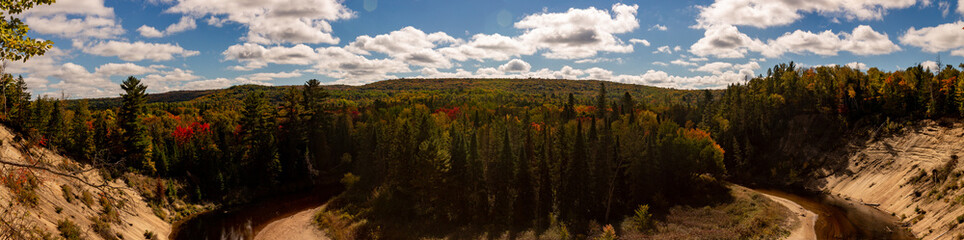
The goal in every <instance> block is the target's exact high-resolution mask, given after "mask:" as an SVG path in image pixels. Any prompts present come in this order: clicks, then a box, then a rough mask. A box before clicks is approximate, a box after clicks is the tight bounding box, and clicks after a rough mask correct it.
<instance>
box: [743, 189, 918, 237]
mask: <svg viewBox="0 0 964 240" xmlns="http://www.w3.org/2000/svg"><path fill="white" fill-rule="evenodd" d="M756 191H758V192H762V193H766V194H769V195H773V196H776V197H780V198H784V199H787V200H790V201H793V202H795V203H797V204H800V205H801V206H803V208H806V209H807V210H809V211H811V212H814V213H816V214H817V215H818V217H817V222H816V225H815V226H814V230H815V232H816V233H817V239H820V240H824V239H896V240H904V239H917V238H916V237H914V235H913V234H912V233H911V232H910V231H908V230H907V229H905V228H902V227H900V225H899V223H898V222H899V221H898V219H897V217H894V216H891V215H890V214H887V213H885V212H883V211H880V210H879V209H877V208H875V207H872V206H867V205H864V204H862V203H857V202H853V201H849V200H846V199H841V198H839V197H835V196H830V195H826V194H815V193H800V194H790V193H787V192H784V191H777V190H759V189H757V190H756Z"/></svg>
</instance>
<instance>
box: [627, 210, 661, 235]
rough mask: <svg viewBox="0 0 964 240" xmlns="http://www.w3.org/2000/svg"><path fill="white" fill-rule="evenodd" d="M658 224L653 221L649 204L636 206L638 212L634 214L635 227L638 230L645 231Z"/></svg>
mask: <svg viewBox="0 0 964 240" xmlns="http://www.w3.org/2000/svg"><path fill="white" fill-rule="evenodd" d="M655 225H656V222H655V221H653V214H651V213H649V205H646V204H643V205H639V207H638V208H636V214H635V215H633V227H634V228H636V230H637V231H640V232H645V231H648V230H650V229H652V228H653V227H654V226H655Z"/></svg>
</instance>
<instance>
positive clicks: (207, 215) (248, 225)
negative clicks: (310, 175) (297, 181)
mask: <svg viewBox="0 0 964 240" xmlns="http://www.w3.org/2000/svg"><path fill="white" fill-rule="evenodd" d="M340 192H341V189H340V187H327V188H317V189H314V190H307V191H303V192H300V193H290V194H278V195H274V196H272V197H268V198H264V199H261V200H259V201H255V202H254V203H250V204H244V205H240V206H234V207H230V208H228V209H215V210H212V211H208V212H204V213H201V214H198V215H195V216H193V217H191V218H189V219H186V220H183V221H181V222H178V223H175V224H174V227H173V229H172V231H171V236H170V239H172V240H248V239H254V236H255V234H256V233H258V231H260V230H261V228H263V227H264V226H265V225H267V224H268V223H271V222H272V221H274V220H277V219H281V218H284V217H288V216H290V215H292V214H295V213H297V212H300V211H303V210H306V209H311V208H315V207H318V206H321V205H322V204H324V203H325V202H327V201H328V200H329V199H331V198H332V197H334V196H335V195H337V194H338V193H340Z"/></svg>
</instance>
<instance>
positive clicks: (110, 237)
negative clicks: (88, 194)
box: [90, 217, 118, 240]
mask: <svg viewBox="0 0 964 240" xmlns="http://www.w3.org/2000/svg"><path fill="white" fill-rule="evenodd" d="M90 221H91V222H93V223H91V224H90V229H91V230H94V232H95V233H97V235H100V237H101V238H104V239H105V240H118V238H117V235H116V234H114V230H112V229H111V228H110V222H108V221H106V220H104V219H103V218H101V217H91V218H90Z"/></svg>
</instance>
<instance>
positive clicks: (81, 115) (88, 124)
mask: <svg viewBox="0 0 964 240" xmlns="http://www.w3.org/2000/svg"><path fill="white" fill-rule="evenodd" d="M88 105H89V104H88V101H87V99H83V100H80V101H78V102H77V110H76V111H74V118H73V121H72V123H71V128H72V129H71V133H72V134H73V136H71V138H72V141H71V142H72V143H73V145H72V146H71V148H70V149H71V152H73V153H74V154H75V155H77V156H80V157H81V159H85V160H91V159H93V158H94V151H96V145H95V144H96V143H95V141H94V128H93V124H92V121H91V116H90V109H89V107H88Z"/></svg>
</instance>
